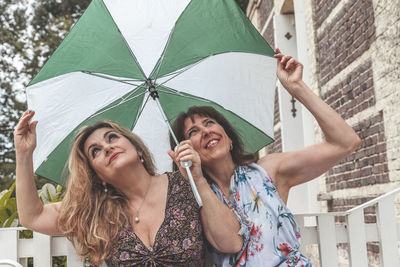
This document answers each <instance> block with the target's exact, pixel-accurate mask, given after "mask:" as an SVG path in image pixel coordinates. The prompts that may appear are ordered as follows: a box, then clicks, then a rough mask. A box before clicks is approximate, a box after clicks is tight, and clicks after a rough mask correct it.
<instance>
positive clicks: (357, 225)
mask: <svg viewBox="0 0 400 267" xmlns="http://www.w3.org/2000/svg"><path fill="white" fill-rule="evenodd" d="M346 223H347V235H348V237H349V247H350V253H349V255H350V266H353V267H359V266H368V257H367V241H366V237H365V225H364V209H356V210H354V211H352V212H350V213H349V214H347V215H346Z"/></svg>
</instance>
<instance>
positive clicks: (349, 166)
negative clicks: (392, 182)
mask: <svg viewBox="0 0 400 267" xmlns="http://www.w3.org/2000/svg"><path fill="white" fill-rule="evenodd" d="M354 130H355V131H356V133H357V134H358V135H359V136H360V138H361V139H362V144H361V147H360V148H359V149H358V150H357V151H356V152H355V153H353V154H351V155H350V156H348V157H347V158H345V159H344V160H342V161H341V162H340V163H339V164H337V165H336V166H335V167H334V168H332V169H331V170H330V171H329V172H328V174H327V176H326V187H327V188H326V190H327V192H331V191H335V190H343V189H348V188H359V187H363V186H368V185H374V184H382V183H388V182H389V170H388V160H387V155H386V140H385V130H384V125H383V112H379V114H377V115H375V116H373V117H370V118H368V119H366V120H363V121H362V122H360V123H358V124H357V125H355V126H354ZM360 204H361V203H360Z"/></svg>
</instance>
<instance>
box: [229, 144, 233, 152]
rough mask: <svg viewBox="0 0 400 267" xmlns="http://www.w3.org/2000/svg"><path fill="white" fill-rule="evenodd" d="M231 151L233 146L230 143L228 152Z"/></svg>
mask: <svg viewBox="0 0 400 267" xmlns="http://www.w3.org/2000/svg"><path fill="white" fill-rule="evenodd" d="M232 149H233V144H232V143H231V145H230V147H229V150H230V151H232Z"/></svg>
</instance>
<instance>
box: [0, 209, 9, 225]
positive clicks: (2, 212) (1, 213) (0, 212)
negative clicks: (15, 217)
mask: <svg viewBox="0 0 400 267" xmlns="http://www.w3.org/2000/svg"><path fill="white" fill-rule="evenodd" d="M7 218H8V213H7V210H6V209H5V208H0V225H3V223H4V222H5V221H6V220H7Z"/></svg>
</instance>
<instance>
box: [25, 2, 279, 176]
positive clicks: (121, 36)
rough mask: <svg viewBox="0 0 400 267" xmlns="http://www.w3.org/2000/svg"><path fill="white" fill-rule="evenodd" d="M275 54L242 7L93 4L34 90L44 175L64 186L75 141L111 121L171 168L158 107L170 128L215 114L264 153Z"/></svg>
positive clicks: (37, 160) (38, 160)
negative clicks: (182, 119)
mask: <svg viewBox="0 0 400 267" xmlns="http://www.w3.org/2000/svg"><path fill="white" fill-rule="evenodd" d="M273 54H274V52H273V50H272V49H271V48H270V47H269V46H268V44H267V43H266V42H265V40H264V39H263V38H262V37H261V35H260V34H259V33H258V32H257V30H256V29H255V28H254V27H253V25H252V24H251V22H250V21H249V20H248V19H247V17H246V16H245V15H244V14H243V13H242V11H241V10H240V9H239V7H238V6H237V5H236V3H235V2H234V1H233V0H208V1H205V0H93V1H92V3H91V4H90V5H89V7H88V8H87V10H86V11H85V13H84V14H83V15H82V17H81V18H80V19H79V20H78V22H77V23H76V24H75V26H74V27H73V28H72V30H71V32H70V33H69V34H68V35H67V37H66V38H65V39H64V41H63V42H62V43H61V45H60V46H59V47H58V48H57V50H56V51H55V52H54V54H53V55H52V56H51V57H50V59H49V60H48V61H47V62H46V64H45V65H44V66H43V68H42V69H41V71H40V72H39V73H38V74H37V75H36V77H35V78H34V79H33V80H32V81H31V82H30V83H29V85H28V86H27V88H26V93H27V101H28V107H29V109H33V110H35V111H36V115H35V119H36V120H38V121H39V124H38V126H37V148H36V150H35V152H34V169H35V172H36V174H38V175H41V176H43V177H46V178H49V179H51V180H53V181H55V182H57V183H61V184H62V183H64V181H63V179H64V177H65V166H66V162H67V159H68V155H69V151H70V146H71V140H72V138H73V136H74V134H75V133H76V131H77V130H78V129H79V128H81V127H82V126H84V125H88V124H92V123H94V122H96V121H98V120H103V119H108V120H112V121H115V122H118V123H120V124H122V125H124V126H125V127H127V128H130V129H132V130H133V131H134V132H135V133H136V134H138V135H139V136H140V137H141V138H142V139H143V140H144V142H145V144H146V145H147V146H148V147H149V149H150V151H151V152H152V154H153V156H154V158H155V161H156V165H157V168H158V171H165V170H168V169H170V168H171V161H170V159H169V156H168V154H167V151H168V149H169V139H168V127H167V126H166V125H167V124H166V123H165V121H164V119H163V115H162V113H161V112H160V111H159V110H158V104H160V106H161V107H162V109H163V110H164V112H165V114H166V117H167V118H168V120H169V121H173V120H174V118H175V117H176V116H177V114H178V113H179V112H181V111H185V110H187V108H188V107H190V106H193V105H210V106H213V107H215V108H216V109H217V110H219V111H220V112H221V113H223V114H224V115H225V116H226V117H227V118H228V119H229V120H230V121H231V123H232V124H233V125H234V127H235V128H236V129H237V131H238V132H239V134H240V135H241V136H242V138H243V140H244V142H245V148H246V150H247V151H248V152H256V151H257V150H259V149H260V148H262V147H263V146H265V145H266V144H268V143H269V142H271V141H272V138H271V137H272V136H273V104H274V91H275V80H276V76H275V71H276V62H275V60H274V58H273ZM150 88H152V89H155V91H156V93H155V94H157V95H158V96H157V97H156V96H155V94H154V95H153V96H154V98H155V99H153V97H151V95H150V92H149V89H150ZM154 100H157V101H158V100H159V102H157V101H154Z"/></svg>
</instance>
